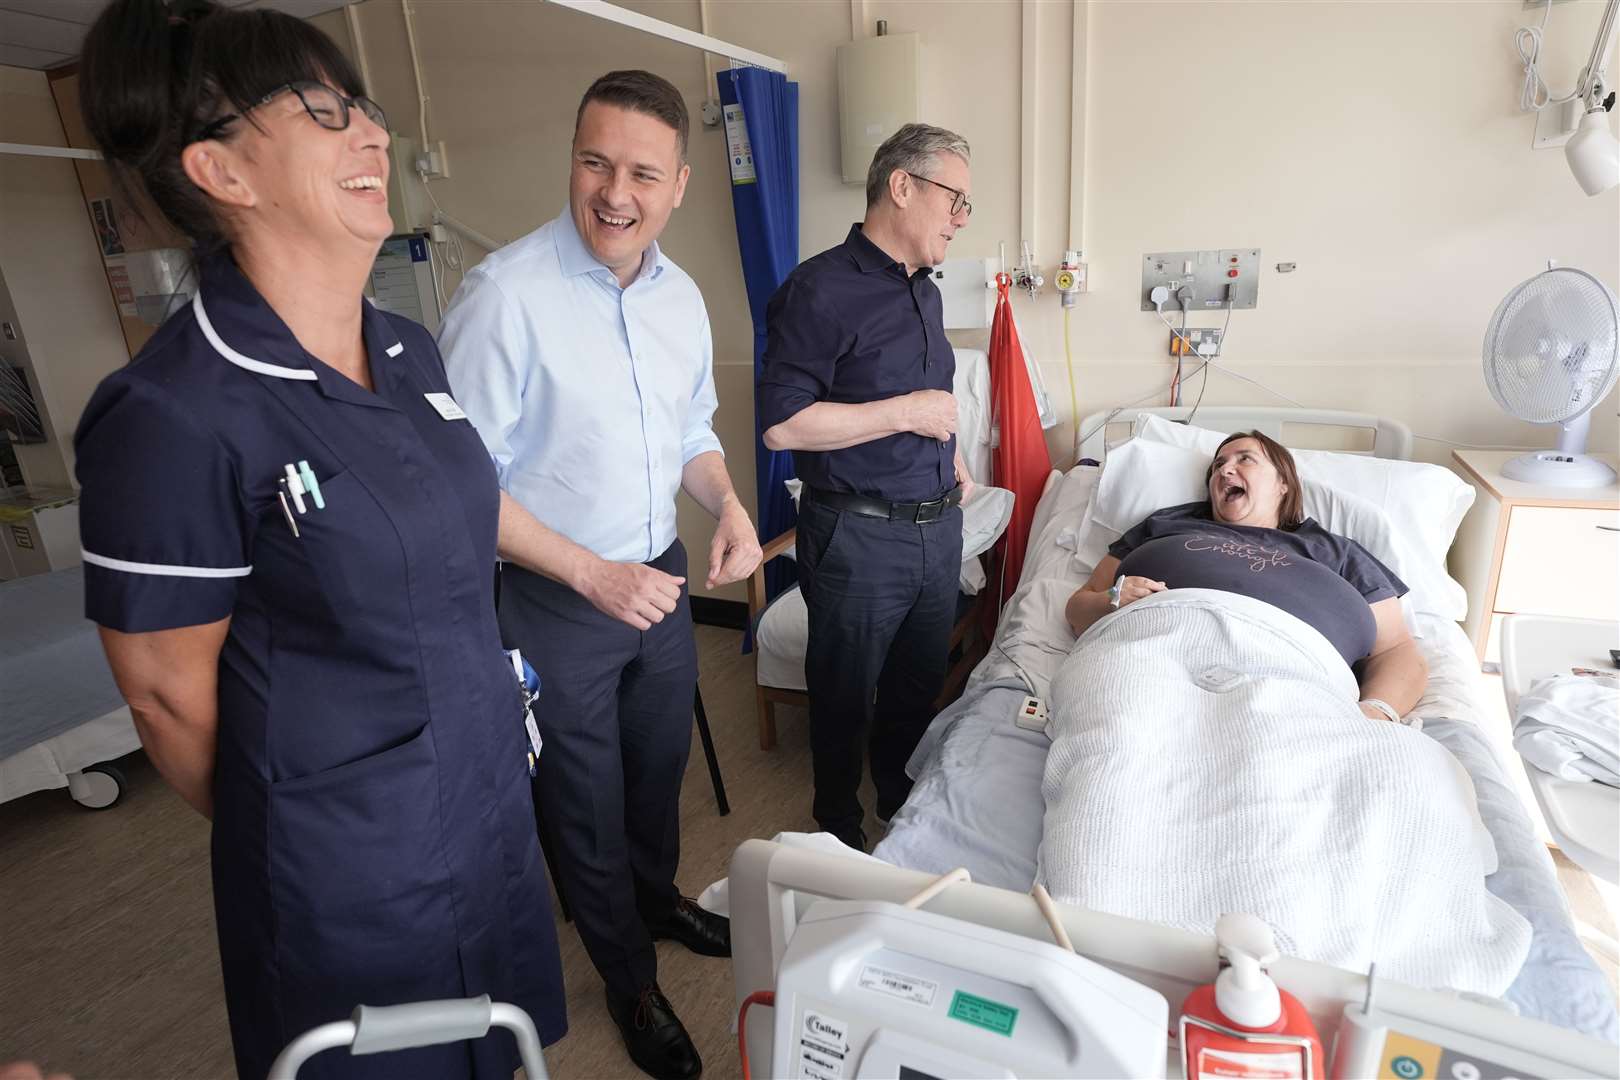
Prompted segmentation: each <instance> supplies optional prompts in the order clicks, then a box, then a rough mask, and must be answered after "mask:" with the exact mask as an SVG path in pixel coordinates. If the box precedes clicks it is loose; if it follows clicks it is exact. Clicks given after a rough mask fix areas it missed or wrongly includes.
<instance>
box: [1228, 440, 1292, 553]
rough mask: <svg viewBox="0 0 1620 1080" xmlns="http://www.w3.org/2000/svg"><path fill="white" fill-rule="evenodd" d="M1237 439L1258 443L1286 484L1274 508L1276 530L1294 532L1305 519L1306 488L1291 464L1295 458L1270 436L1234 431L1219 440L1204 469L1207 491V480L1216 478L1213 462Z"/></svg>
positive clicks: (1286, 448)
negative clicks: (1207, 465) (1286, 488)
mask: <svg viewBox="0 0 1620 1080" xmlns="http://www.w3.org/2000/svg"><path fill="white" fill-rule="evenodd" d="M1239 439H1253V440H1254V441H1255V442H1257V443H1259V444H1260V449H1261V450H1263V451H1265V455H1266V460H1268V461H1270V462H1271V465H1272V468H1274V469H1276V470H1277V475H1278V476H1280V477H1282V482H1283V483H1285V484H1287V485H1288V490H1287V491H1286V492H1284V493H1283V497H1282V502H1280V503H1279V504H1278V505H1277V527H1278V528H1280V529H1283V530H1285V531H1287V532H1293V531H1294V530H1295V529H1297V528H1299V526H1300V524H1301V523H1302V522H1303V521H1304V520H1305V489H1304V488H1302V487H1301V486H1300V483H1299V468H1298V467H1297V466H1296V465H1295V464H1294V455H1293V454H1290V453H1289V452H1288V447H1286V446H1284V445H1283V444H1282V443H1280V442H1278V441H1277V440H1276V439H1273V438H1272V437H1271V436H1270V435H1266V434H1263V433H1261V432H1258V431H1234V432H1233V433H1232V434H1230V435H1228V436H1227V437H1226V438H1224V439H1222V440H1221V445H1219V446H1217V447H1216V448H1215V453H1214V454H1211V455H1210V459H1209V468H1208V469H1206V470H1204V487H1205V488H1206V489H1207V488H1208V487H1209V480H1210V477H1212V476H1214V475H1215V459H1216V458H1217V457H1220V455H1221V451H1222V450H1224V449H1226V444H1227V443H1234V442H1237V441H1238V440H1239Z"/></svg>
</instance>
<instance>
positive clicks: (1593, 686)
mask: <svg viewBox="0 0 1620 1080" xmlns="http://www.w3.org/2000/svg"><path fill="white" fill-rule="evenodd" d="M1513 748H1514V749H1515V750H1517V751H1518V752H1519V754H1520V756H1521V757H1523V758H1524V759H1525V760H1526V761H1528V762H1530V764H1532V765H1534V766H1535V767H1536V768H1538V769H1540V770H1542V771H1543V772H1546V773H1551V774H1552V775H1553V776H1556V777H1558V778H1559V779H1561V780H1597V781H1599V782H1600V783H1604V784H1609V785H1611V786H1615V787H1620V684H1617V682H1616V680H1614V679H1611V678H1608V677H1607V676H1592V675H1551V676H1548V677H1547V678H1545V679H1537V680H1536V681H1535V682H1533V683H1531V684H1530V690H1529V692H1528V693H1526V694H1525V695H1524V696H1523V697H1521V698H1520V699H1519V713H1518V716H1517V717H1516V718H1515V719H1514V721H1513Z"/></svg>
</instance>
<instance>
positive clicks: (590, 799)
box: [440, 71, 760, 1077]
mask: <svg viewBox="0 0 1620 1080" xmlns="http://www.w3.org/2000/svg"><path fill="white" fill-rule="evenodd" d="M687 128H688V120H687V115H686V106H685V104H684V103H683V102H682V100H681V97H680V94H679V92H678V91H676V90H675V88H674V87H673V86H671V85H670V84H669V83H668V82H666V81H665V80H663V79H661V78H659V77H658V76H656V75H652V74H649V73H647V72H642V71H619V72H610V73H609V74H607V75H604V76H603V77H602V78H600V79H598V80H597V81H596V82H595V83H594V84H593V85H592V86H591V88H590V89H589V90H587V91H586V93H585V97H584V99H583V100H582V101H581V102H580V109H579V115H578V117H577V119H576V122H575V130H574V145H573V166H572V172H571V178H570V183H569V198H568V210H567V211H566V212H564V213H563V214H562V215H561V216H559V217H558V218H557V219H556V220H554V221H552V222H550V223H549V224H546V225H543V226H541V227H540V228H539V229H537V230H535V231H534V232H532V233H530V234H529V235H528V236H525V237H524V238H522V239H521V240H518V241H517V242H515V243H513V244H510V245H508V246H507V247H505V248H502V249H501V250H500V251H498V252H496V253H494V254H492V255H490V256H489V257H488V258H486V259H485V260H484V261H483V262H482V263H480V264H479V265H478V266H477V267H476V268H474V269H473V270H472V271H471V272H470V273H469V274H468V275H467V278H466V280H465V281H464V282H463V283H462V285H461V288H460V289H459V290H457V293H456V296H455V299H454V300H453V301H452V303H451V305H450V310H449V312H448V313H447V314H446V315H445V320H444V328H443V330H442V332H441V334H440V346H441V349H442V351H443V352H444V356H445V366H446V368H447V370H448V372H449V376H450V384H451V387H452V389H453V390H454V391H455V398H456V401H457V402H458V403H459V404H460V405H461V407H462V408H463V409H464V410H466V412H467V414H468V416H469V417H470V418H471V420H472V422H473V424H474V425H475V426H476V427H477V429H478V432H479V434H480V435H481V436H482V437H483V440H484V443H485V445H486V446H487V447H488V448H489V452H490V454H491V456H492V457H493V458H494V460H495V467H496V470H497V472H498V473H499V476H500V481H501V487H502V488H503V489H504V490H506V491H507V492H508V493H509V494H510V495H511V496H512V497H513V498H514V499H515V500H516V501H517V502H518V503H519V504H520V505H521V506H522V507H524V508H525V509H527V510H528V511H529V512H530V513H531V514H533V516H534V518H536V519H538V521H517V520H513V521H510V522H503V525H509V526H510V528H508V529H506V530H503V534H502V541H503V546H502V551H501V554H502V556H503V557H504V558H506V559H507V560H508V561H507V563H506V564H505V566H504V567H503V570H502V573H501V599H500V623H501V631H502V633H503V635H505V637H506V639H507V644H508V645H515V646H517V647H518V648H520V649H521V650H522V651H523V653H524V655H525V656H527V657H528V658H529V659H530V661H531V662H532V663H533V664H534V666H535V668H536V670H538V671H539V673H540V678H541V690H540V700H539V702H538V704H537V706H536V720H537V722H538V723H539V725H540V729H541V734H542V736H543V738H544V749H543V751H542V753H541V755H540V763H539V770H540V771H539V779H538V782H537V784H536V789H535V796H536V799H537V801H538V802H539V804H540V807H541V813H542V816H543V817H544V827H545V829H546V830H547V832H548V834H549V837H548V838H549V840H550V841H551V846H552V850H553V851H554V852H555V853H556V855H557V861H558V867H557V869H558V877H559V878H560V880H559V882H558V885H559V887H560V888H561V890H562V892H563V894H564V896H565V898H566V899H567V900H568V902H569V904H570V906H571V907H572V909H573V912H574V916H575V919H576V923H575V925H576V926H577V927H578V929H579V934H580V938H581V939H582V940H583V941H584V943H585V947H586V950H587V952H589V954H590V956H591V960H592V962H593V963H594V964H595V965H596V969H597V971H598V972H600V973H601V975H602V978H603V980H604V982H605V983H606V984H607V998H608V1007H609V1012H610V1013H611V1014H612V1015H613V1018H614V1020H615V1021H616V1022H617V1024H618V1026H619V1029H620V1031H621V1033H622V1034H623V1036H624V1040H625V1045H626V1049H627V1050H628V1051H629V1053H630V1057H631V1059H632V1060H633V1061H634V1062H635V1063H636V1065H637V1066H639V1067H640V1068H641V1069H642V1070H643V1071H645V1072H647V1073H649V1074H650V1075H653V1076H658V1077H692V1076H696V1075H698V1073H699V1072H700V1071H701V1069H702V1063H701V1061H700V1060H699V1058H698V1054H697V1051H696V1049H695V1048H694V1047H693V1046H692V1042H691V1039H690V1037H689V1036H688V1035H687V1033H686V1030H685V1028H684V1027H682V1025H681V1023H680V1020H679V1019H678V1018H677V1017H676V1016H675V1013H674V1010H673V1008H671V1006H670V1004H669V1001H668V1000H667V999H666V998H665V997H664V995H663V994H662V992H661V991H660V990H659V989H658V984H657V957H656V953H655V952H654V949H653V939H655V938H666V937H667V938H674V939H676V940H678V941H681V942H682V943H683V944H685V945H687V947H689V948H691V949H693V950H694V951H696V952H699V953H702V954H704V955H710V956H729V955H730V952H731V937H730V928H729V924H728V923H727V922H726V920H724V919H721V918H719V917H717V916H714V915H710V914H708V913H707V912H704V911H703V910H702V909H701V908H698V907H697V905H696V904H695V903H693V902H692V901H690V900H688V899H686V898H684V897H682V896H681V895H680V893H679V892H678V891H677V890H676V887H675V869H676V866H677V863H678V861H679V854H680V831H679V821H680V806H679V802H680V785H681V776H682V774H683V772H684V770H685V768H686V758H687V750H688V747H689V746H690V743H691V731H692V703H693V696H694V693H695V691H696V685H697V654H696V648H695V645H694V642H693V638H692V617H691V609H690V606H689V604H688V599H687V590H686V587H685V581H686V576H685V575H686V552H685V550H684V548H682V546H681V544H680V542H679V541H678V540H677V539H676V535H675V496H676V492H677V491H679V490H681V489H684V490H685V491H686V492H687V493H688V494H689V495H691V496H692V498H693V499H695V500H696V501H697V502H698V503H699V504H700V505H702V506H703V507H704V508H705V509H707V510H708V511H709V512H710V513H711V514H713V515H714V516H715V518H716V520H717V522H718V524H717V527H716V529H715V535H714V541H713V543H712V544H711V546H710V551H709V566H708V574H707V581H708V585H709V587H710V588H713V587H715V586H717V585H722V584H726V583H729V582H733V581H738V580H741V579H742V578H744V577H747V576H748V575H749V574H750V573H752V572H753V570H754V567H755V566H757V565H758V563H759V559H760V548H759V542H758V539H757V538H756V536H755V533H754V527H753V525H752V523H751V522H750V521H749V520H748V515H747V513H746V512H745V511H744V510H743V508H742V506H741V504H740V503H739V502H738V500H737V496H736V494H735V492H734V491H733V490H732V486H731V480H730V477H729V476H728V475H727V473H726V468H725V459H724V456H723V454H722V453H721V449H720V441H719V440H718V439H716V438H715V435H714V431H713V428H712V427H711V419H712V417H713V414H714V409H715V392H714V375H713V346H712V342H711V340H710V336H709V319H708V313H707V310H706V309H705V308H704V305H703V297H702V295H701V294H700V293H699V292H698V288H697V285H696V284H695V283H694V282H693V281H692V279H691V278H690V277H688V276H687V275H686V273H685V272H684V271H683V270H681V268H680V267H678V266H676V265H675V264H674V263H673V262H671V261H670V260H669V259H668V258H666V257H665V256H664V255H663V253H662V252H661V251H660V250H659V248H658V244H657V239H658V235H659V233H661V232H662V231H663V228H664V226H665V224H666V223H667V222H668V221H669V216H670V214H671V212H672V211H673V210H674V208H675V207H677V206H679V205H680V202H681V196H682V194H683V193H684V191H685V187H686V180H687V176H688V175H689V173H690V167H689V166H687V165H686V164H685V157H686V136H687ZM509 516H510V515H509ZM518 564H521V565H518ZM524 567H531V568H534V569H535V570H537V571H539V572H538V573H536V572H531V571H530V570H528V569H524Z"/></svg>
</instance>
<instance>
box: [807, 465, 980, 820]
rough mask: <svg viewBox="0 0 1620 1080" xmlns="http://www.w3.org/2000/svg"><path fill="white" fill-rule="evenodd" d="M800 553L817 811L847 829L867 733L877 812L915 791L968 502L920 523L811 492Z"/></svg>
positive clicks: (944, 660) (941, 668)
mask: <svg viewBox="0 0 1620 1080" xmlns="http://www.w3.org/2000/svg"><path fill="white" fill-rule="evenodd" d="M808 494H809V493H807V496H808ZM797 560H798V564H799V587H800V590H801V591H802V592H803V594H804V600H805V606H806V608H807V609H808V610H809V615H810V641H809V646H808V648H807V649H806V651H805V657H804V678H805V684H806V686H807V688H808V690H809V692H810V749H811V755H812V763H813V765H814V769H815V782H816V795H815V803H814V805H813V808H812V812H813V813H814V814H815V818H816V821H817V823H818V824H820V826H821V827H822V828H823V829H825V830H827V831H828V832H830V833H833V834H835V835H838V836H840V837H848V836H850V835H852V834H853V833H854V830H856V829H857V828H859V827H860V824H861V819H862V817H863V812H862V810H861V802H860V796H859V791H860V784H861V756H862V755H861V750H862V746H861V744H862V741H863V740H864V741H865V742H866V743H867V750H868V752H869V753H870V755H871V761H872V783H873V784H874V785H875V786H876V787H877V812H878V815H879V816H880V817H884V818H887V817H890V816H892V815H893V814H894V812H895V811H896V810H898V809H899V808H900V804H901V803H903V802H905V800H906V795H907V794H908V793H910V791H911V779H910V777H908V776H907V775H906V761H907V760H908V759H909V758H910V757H911V752H912V751H913V750H915V749H916V748H917V741H918V740H919V739H921V738H922V734H923V731H924V730H925V729H926V728H927V727H928V722H929V721H930V720H931V719H933V715H934V698H935V697H937V696H938V694H939V689H940V686H941V685H942V684H943V683H944V681H945V672H946V669H947V665H948V661H949V657H948V650H949V647H950V637H951V626H952V624H953V623H954V622H955V614H956V596H957V589H958V579H959V575H960V567H961V563H962V511H961V510H960V509H952V510H950V511H948V512H947V513H946V514H945V515H944V516H943V517H941V518H940V519H939V520H938V521H932V522H928V523H926V524H922V525H918V524H916V523H913V522H898V521H887V520H885V519H882V518H874V517H865V516H862V515H860V514H856V513H853V512H851V511H847V510H834V509H832V508H831V507H828V506H825V505H823V504H821V503H817V502H814V501H813V499H812V498H811V497H807V498H806V499H805V500H804V502H803V504H802V505H801V506H800V508H799V525H798V551H797Z"/></svg>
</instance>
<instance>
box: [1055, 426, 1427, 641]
mask: <svg viewBox="0 0 1620 1080" xmlns="http://www.w3.org/2000/svg"><path fill="white" fill-rule="evenodd" d="M1208 468H1209V455H1206V454H1204V453H1202V452H1200V451H1197V450H1188V449H1185V448H1183V447H1180V446H1171V445H1170V444H1169V443H1162V442H1152V441H1150V440H1147V439H1139V438H1138V439H1132V440H1131V441H1130V442H1127V443H1125V444H1124V445H1123V446H1119V447H1115V448H1114V449H1112V450H1110V451H1109V452H1108V464H1107V466H1106V467H1105V468H1104V469H1103V471H1102V479H1101V480H1100V481H1099V483H1098V485H1097V493H1096V496H1095V497H1094V498H1093V499H1092V503H1091V520H1090V523H1089V525H1088V526H1087V528H1086V531H1085V534H1084V536H1083V537H1082V538H1081V541H1080V550H1079V552H1078V555H1077V557H1078V558H1080V559H1081V560H1082V561H1084V560H1086V559H1091V560H1092V565H1095V564H1096V563H1097V562H1100V561H1101V560H1102V557H1103V556H1104V555H1107V554H1108V545H1109V544H1112V543H1113V542H1114V541H1115V540H1118V539H1119V538H1120V537H1121V536H1122V535H1124V533H1125V532H1126V531H1127V530H1129V529H1130V528H1131V527H1132V526H1134V525H1136V523H1137V522H1139V521H1141V520H1142V519H1144V518H1146V517H1147V516H1148V515H1149V514H1152V513H1153V512H1154V511H1156V510H1162V509H1164V508H1165V507H1167V506H1180V505H1181V504H1183V503H1190V502H1197V501H1198V500H1200V499H1206V498H1208V497H1209V496H1208V492H1207V491H1206V490H1205V488H1204V473H1205V470H1207V469H1208ZM1302 482H1303V483H1304V485H1305V492H1304V502H1305V505H1304V510H1305V515H1306V516H1307V517H1310V518H1314V519H1315V520H1316V523H1317V524H1318V525H1320V526H1322V528H1324V529H1326V530H1328V531H1329V532H1331V533H1337V534H1338V535H1340V536H1347V537H1349V538H1350V539H1352V540H1354V541H1355V542H1356V543H1358V544H1360V545H1361V546H1362V547H1364V548H1366V549H1367V550H1368V551H1369V552H1371V553H1372V555H1373V557H1374V558H1376V559H1377V560H1378V561H1379V562H1381V563H1383V564H1384V565H1385V566H1387V567H1389V569H1390V570H1392V571H1394V573H1395V576H1396V577H1399V578H1400V579H1401V580H1402V581H1404V582H1406V584H1407V586H1408V587H1409V588H1410V589H1411V590H1412V591H1411V593H1409V594H1408V595H1407V597H1406V598H1403V600H1402V602H1401V607H1402V609H1403V610H1404V611H1405V612H1406V615H1407V620H1406V621H1407V624H1408V625H1409V626H1410V625H1413V619H1412V617H1411V609H1413V608H1415V609H1416V610H1419V611H1427V610H1432V609H1431V608H1428V607H1425V606H1424V605H1425V602H1426V601H1425V600H1424V599H1423V598H1421V597H1420V596H1419V594H1418V590H1419V584H1418V583H1417V582H1414V580H1413V579H1414V577H1415V578H1418V579H1420V580H1421V579H1422V577H1423V575H1422V574H1421V573H1420V572H1416V571H1415V570H1414V568H1413V566H1412V564H1413V561H1414V560H1413V558H1412V557H1411V555H1409V554H1408V553H1407V552H1406V550H1405V549H1404V548H1403V546H1402V545H1401V543H1400V542H1399V539H1398V537H1397V535H1396V530H1395V528H1394V525H1393V524H1392V523H1391V522H1390V520H1389V517H1388V515H1386V514H1385V513H1384V512H1383V511H1382V510H1380V509H1379V508H1378V507H1377V506H1375V505H1373V504H1372V503H1370V502H1368V501H1367V500H1366V499H1363V498H1360V497H1358V496H1356V495H1353V494H1351V493H1349V492H1346V491H1340V490H1338V489H1336V488H1331V487H1328V486H1327V485H1325V484H1321V483H1318V482H1316V481H1314V480H1311V479H1309V478H1302Z"/></svg>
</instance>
